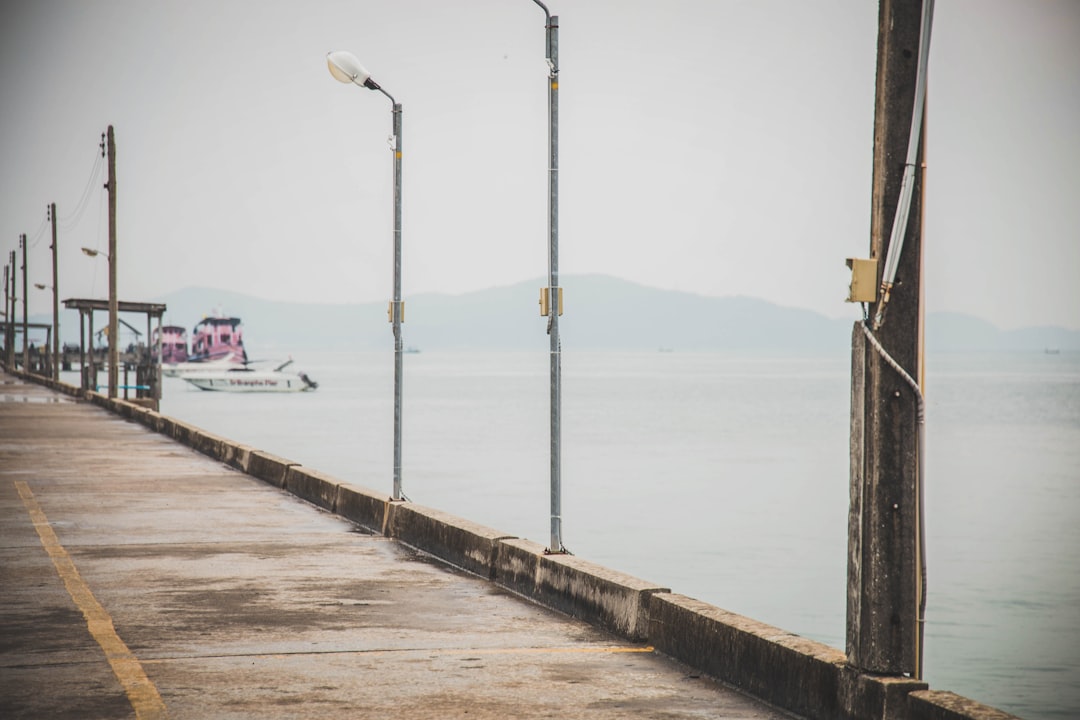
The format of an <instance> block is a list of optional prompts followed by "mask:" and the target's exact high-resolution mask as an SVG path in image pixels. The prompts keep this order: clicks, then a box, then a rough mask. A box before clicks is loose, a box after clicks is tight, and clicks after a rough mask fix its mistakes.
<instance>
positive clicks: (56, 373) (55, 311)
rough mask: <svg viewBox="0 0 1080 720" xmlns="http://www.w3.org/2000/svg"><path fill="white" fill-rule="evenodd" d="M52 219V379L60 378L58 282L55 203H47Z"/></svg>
mask: <svg viewBox="0 0 1080 720" xmlns="http://www.w3.org/2000/svg"><path fill="white" fill-rule="evenodd" d="M49 218H50V219H51V220H52V325H53V330H52V332H53V367H52V377H53V380H59V379H60V283H59V282H58V281H57V269H56V203H52V204H51V205H49Z"/></svg>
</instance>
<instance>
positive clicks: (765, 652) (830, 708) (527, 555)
mask: <svg viewBox="0 0 1080 720" xmlns="http://www.w3.org/2000/svg"><path fill="white" fill-rule="evenodd" d="M8 372H11V373H12V374H14V375H16V376H19V377H22V378H23V379H26V380H30V381H33V382H38V383H40V384H43V385H46V386H48V387H50V388H52V389H54V390H57V391H58V392H62V393H64V394H66V395H70V396H72V397H75V398H79V399H83V400H86V401H89V402H92V403H94V404H96V405H100V406H101V407H104V408H106V409H108V410H110V411H112V412H114V413H116V414H118V415H120V416H122V417H125V418H128V419H130V420H132V421H133V422H138V423H140V424H142V425H145V426H146V427H147V428H150V429H152V430H154V431H156V432H158V433H161V434H163V435H166V436H168V437H171V438H173V439H175V440H177V441H178V442H180V443H183V444H185V445H188V446H189V447H192V448H193V449H195V450H198V451H199V452H201V453H203V454H206V455H208V456H210V457H213V458H215V459H217V460H219V461H221V462H223V463H225V464H227V465H229V466H231V467H233V468H235V469H237V470H240V471H242V472H245V473H247V474H248V475H251V476H253V477H256V478H258V479H260V480H263V481H264V482H267V483H269V484H271V485H274V486H275V487H279V488H282V489H284V490H286V491H288V492H290V493H292V494H294V495H296V496H298V497H300V498H303V499H304V500H307V501H308V502H311V503H313V504H314V505H317V506H318V507H321V508H323V509H325V510H327V511H330V512H334V513H336V514H338V515H340V516H341V517H343V518H345V519H347V520H350V521H352V522H354V523H356V524H358V525H361V526H363V527H365V528H368V529H370V530H372V531H374V532H378V533H381V534H383V535H385V536H387V537H392V538H395V539H397V540H399V541H400V542H402V543H404V544H406V545H410V546H412V547H415V548H417V549H419V550H422V551H424V552H426V553H429V554H431V555H432V556H434V557H437V558H439V559H441V560H443V561H445V562H447V563H449V564H451V565H455V566H457V567H459V568H463V569H465V570H468V571H469V572H472V573H475V574H477V575H480V576H482V577H486V578H489V579H491V580H493V581H494V582H495V583H497V584H498V585H500V586H502V587H504V588H506V589H508V590H511V591H513V592H514V593H516V594H518V595H521V596H523V597H526V598H529V599H531V600H533V601H534V602H537V603H539V604H541V605H545V606H547V607H549V608H552V609H555V610H558V611H561V612H564V613H566V614H569V615H571V616H573V617H576V618H579V619H581V620H583V621H585V622H589V623H591V624H594V625H597V626H599V627H602V628H605V629H607V630H609V631H610V632H612V633H614V634H617V635H620V636H622V637H625V638H628V639H631V640H634V641H645V642H648V643H650V644H652V645H653V646H654V647H655V649H656V650H657V651H658V652H661V653H663V654H665V655H669V656H671V657H673V658H675V659H677V660H679V661H681V662H683V663H685V664H687V665H689V666H691V667H693V668H696V669H697V670H699V671H701V672H702V673H705V674H707V675H710V676H712V677H714V678H716V679H718V680H720V681H722V682H725V683H727V684H730V685H732V686H735V687H737V688H739V689H741V690H743V691H745V692H747V693H748V694H750V695H753V696H755V697H758V698H760V699H762V700H765V701H766V702H769V703H771V704H773V705H775V706H776V707H779V708H782V709H784V710H787V711H789V712H794V713H796V714H799V715H802V716H805V717H807V718H813V719H815V720H816V719H819V718H820V719H821V720H834V719H839V720H1010V719H1012V720H1019V719H1018V718H1015V716H1013V715H1010V714H1008V713H1005V712H1003V711H1001V710H998V709H996V708H992V707H989V706H986V705H982V704H981V703H977V702H975V701H973V700H969V699H968V698H964V697H961V696H959V695H955V694H954V693H949V692H941V691H930V690H928V689H927V685H926V683H923V682H919V681H915V680H911V679H909V678H902V677H879V676H874V675H869V674H865V673H860V672H858V671H857V670H855V669H853V668H851V667H848V666H847V663H846V657H845V655H844V653H843V652H841V651H840V650H837V649H835V648H832V647H829V646H827V645H824V644H822V643H818V642H815V641H813V640H809V639H807V638H803V637H800V636H798V635H794V634H792V633H789V632H786V631H784V630H780V629H778V628H775V627H772V626H770V625H766V624H764V623H761V622H758V621H756V620H752V619H750V618H747V617H743V616H741V615H736V614H735V613H731V612H728V611H726V610H723V609H721V608H718V607H715V606H713V605H709V604H707V603H704V602H701V601H699V600H694V599H693V598H689V597H686V596H684V595H678V594H674V593H671V591H670V589H668V588H664V587H660V586H657V585H654V584H651V583H648V582H645V581H643V580H639V579H638V578H635V577H632V576H629V575H625V574H623V573H620V572H617V571H614V570H610V569H608V568H604V567H601V566H599V565H596V564H594V563H591V562H588V561H586V560H582V559H580V558H577V557H574V556H571V555H549V554H547V552H546V550H545V548H544V546H543V545H540V544H538V543H535V542H532V541H530V540H525V539H521V538H514V537H511V536H507V535H504V534H501V533H499V532H498V531H496V530H493V529H491V528H487V527H484V526H482V525H477V524H475V523H472V522H469V521H467V520H464V519H462V518H458V517H456V516H453V515H450V514H448V513H444V512H441V511H439V510H434V509H432V508H426V507H423V506H420V505H415V504H413V503H402V502H395V501H393V500H391V499H390V498H388V497H387V496H386V495H385V494H382V493H379V492H376V491H373V490H369V489H366V488H359V487H356V486H353V485H350V484H347V483H344V482H341V481H339V480H337V479H335V478H333V477H331V476H329V475H326V474H324V473H320V472H318V471H315V470H311V469H308V468H305V467H303V466H301V465H300V463H296V462H293V461H291V460H287V459H285V458H281V457H278V456H276V455H273V454H271V453H268V452H265V451H263V450H257V449H253V448H250V447H247V446H245V445H240V444H238V443H234V442H232V441H230V440H227V439H225V438H221V437H218V436H215V435H213V434H211V433H208V432H206V431H205V430H202V429H200V428H197V427H194V426H192V425H189V424H187V423H183V422H180V421H178V420H175V419H173V418H170V417H168V416H164V415H161V414H159V413H156V412H153V411H151V410H147V409H145V408H143V407H141V406H138V405H136V404H134V403H130V402H125V401H123V400H119V399H117V400H110V399H109V398H108V397H106V396H104V395H102V394H101V393H97V392H92V391H87V392H83V391H82V390H80V389H79V388H77V387H74V386H71V385H67V384H65V383H56V382H53V381H52V380H49V379H47V378H41V377H38V376H35V375H29V374H26V373H22V372H17V371H16V372H12V371H11V370H8Z"/></svg>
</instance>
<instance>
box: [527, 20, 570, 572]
mask: <svg viewBox="0 0 1080 720" xmlns="http://www.w3.org/2000/svg"><path fill="white" fill-rule="evenodd" d="M533 2H535V3H536V4H537V5H539V6H540V9H541V10H543V11H544V17H545V19H546V22H545V28H546V30H547V43H546V55H547V61H548V284H547V287H545V288H543V289H542V290H541V291H540V307H541V313H542V314H546V315H547V318H548V336H549V341H550V353H551V545H550V546H549V547H548V551H549V552H552V553H564V552H566V548H565V547H564V546H563V542H562V428H561V426H560V421H561V416H562V343H561V342H560V340H559V316H560V315H562V309H563V307H562V288H561V287H559V18H558V16H557V15H552V14H551V13H550V12H549V11H548V9H547V6H546V5H544V3H542V2H540V0H533Z"/></svg>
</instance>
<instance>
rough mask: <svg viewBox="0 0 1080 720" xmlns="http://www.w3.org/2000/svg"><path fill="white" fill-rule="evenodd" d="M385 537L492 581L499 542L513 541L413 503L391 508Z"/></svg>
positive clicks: (394, 505)
mask: <svg viewBox="0 0 1080 720" xmlns="http://www.w3.org/2000/svg"><path fill="white" fill-rule="evenodd" d="M383 534H385V535H387V536H388V537H392V538H394V539H396V540H399V541H401V542H403V543H405V544H406V545H410V546H412V547H415V548H417V549H419V550H423V551H424V552H426V553H430V554H431V555H434V556H435V557H437V558H441V559H442V560H444V561H446V562H448V563H450V564H451V565H455V566H457V567H459V568H462V569H464V570H468V571H469V572H471V573H475V574H476V575H480V576H481V577H486V578H488V579H489V580H490V579H493V577H494V570H495V559H496V555H497V553H498V550H499V541H500V540H504V539H507V538H508V537H510V536H508V535H506V534H505V533H500V532H499V531H498V530H492V529H491V528H488V527H484V526H483V525H478V524H476V523H473V522H470V521H468V520H463V519H461V518H458V517H455V516H453V515H450V514H449V513H444V512H442V511H441V510H435V509H433V508H428V507H424V506H422V505H413V504H412V503H393V504H391V505H390V507H389V517H388V520H387V522H386V526H385V527H384V528H383Z"/></svg>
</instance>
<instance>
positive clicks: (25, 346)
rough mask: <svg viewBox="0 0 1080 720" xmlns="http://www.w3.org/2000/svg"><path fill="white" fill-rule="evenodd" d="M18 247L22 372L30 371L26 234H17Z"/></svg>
mask: <svg viewBox="0 0 1080 720" xmlns="http://www.w3.org/2000/svg"><path fill="white" fill-rule="evenodd" d="M19 247H21V248H22V292H23V298H22V301H23V305H22V352H23V372H30V342H29V340H30V336H29V335H28V334H27V331H28V330H29V329H30V328H29V323H28V322H27V317H26V308H27V300H29V299H30V298H29V297H27V287H28V285H27V283H26V235H25V234H23V235H20V236H19Z"/></svg>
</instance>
